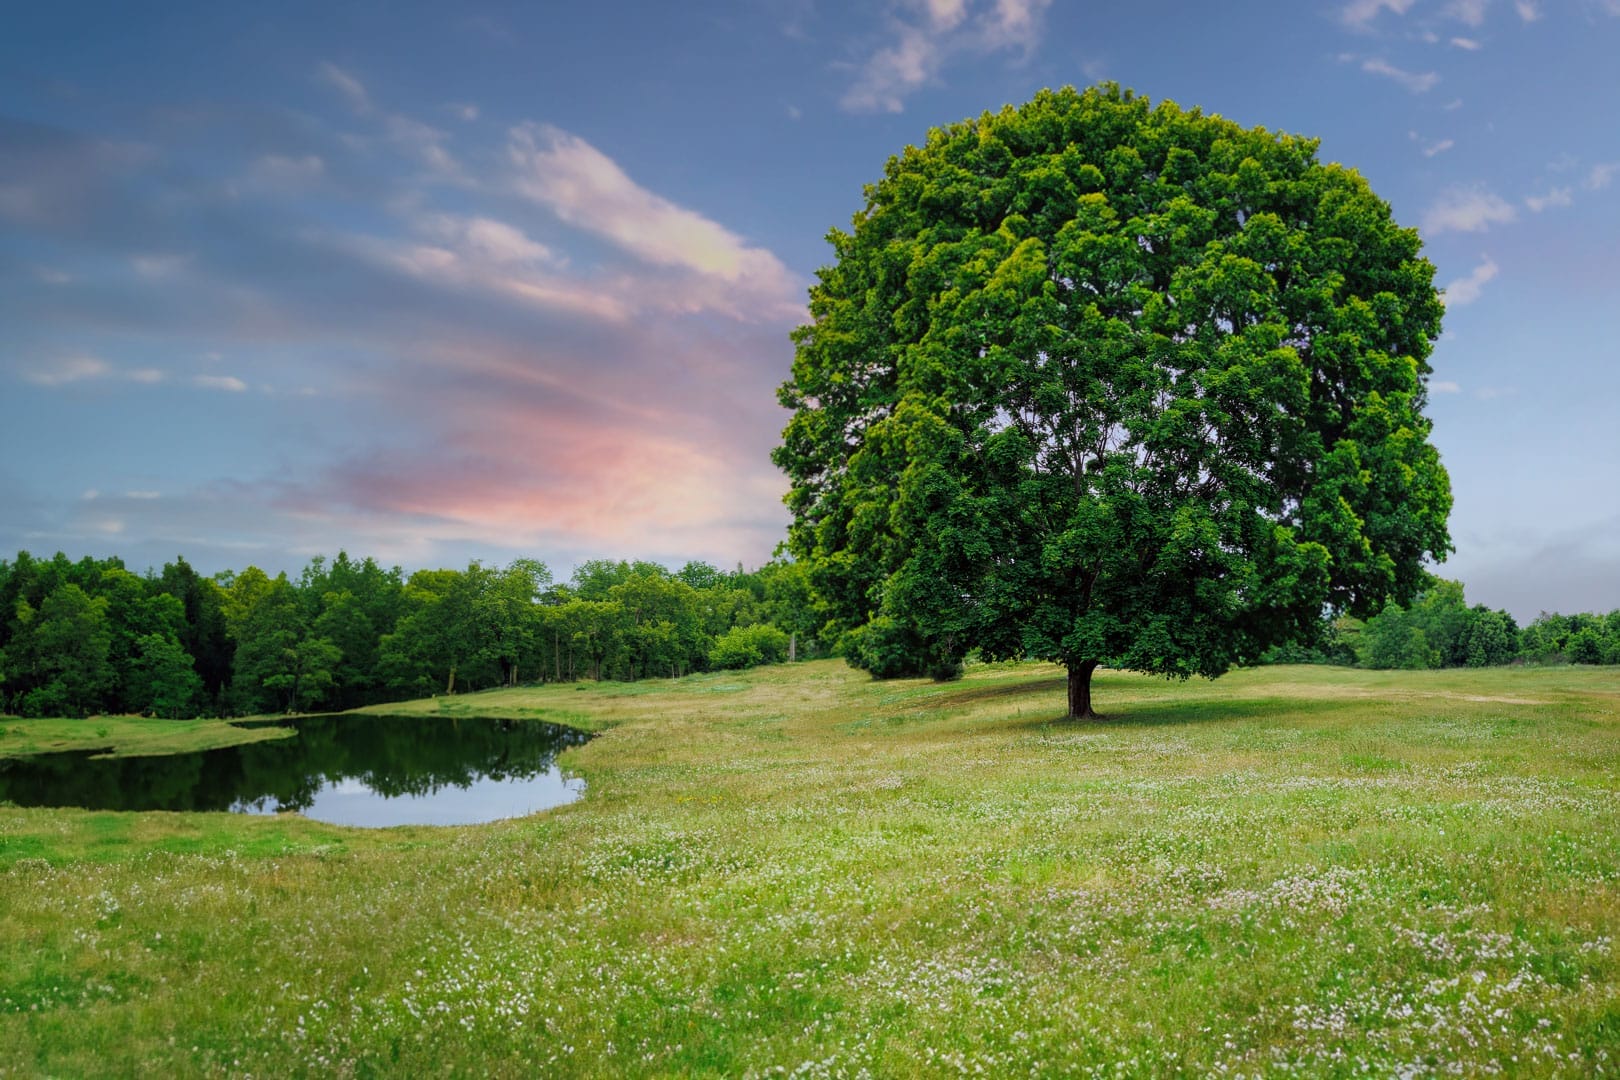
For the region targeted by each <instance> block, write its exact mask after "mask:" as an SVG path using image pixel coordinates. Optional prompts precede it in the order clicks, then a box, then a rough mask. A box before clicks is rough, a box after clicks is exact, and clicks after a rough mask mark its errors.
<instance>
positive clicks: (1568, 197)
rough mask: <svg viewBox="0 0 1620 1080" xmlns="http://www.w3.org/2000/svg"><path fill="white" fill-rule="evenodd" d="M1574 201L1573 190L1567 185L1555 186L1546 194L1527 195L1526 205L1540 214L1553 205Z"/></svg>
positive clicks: (1534, 212) (1533, 211)
mask: <svg viewBox="0 0 1620 1080" xmlns="http://www.w3.org/2000/svg"><path fill="white" fill-rule="evenodd" d="M1572 202H1574V197H1573V192H1572V190H1571V189H1570V188H1567V187H1555V188H1553V189H1552V190H1550V191H1548V192H1547V193H1546V194H1545V195H1529V196H1526V197H1525V200H1524V205H1525V206H1527V207H1529V208H1530V212H1531V213H1532V214H1539V213H1541V212H1542V211H1543V210H1546V209H1547V208H1548V207H1552V206H1568V205H1570V204H1571V203H1572Z"/></svg>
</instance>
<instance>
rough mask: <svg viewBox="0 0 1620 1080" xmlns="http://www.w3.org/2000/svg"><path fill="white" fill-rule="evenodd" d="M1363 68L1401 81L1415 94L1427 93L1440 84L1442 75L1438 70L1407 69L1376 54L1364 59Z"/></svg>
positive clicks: (1386, 77)
mask: <svg viewBox="0 0 1620 1080" xmlns="http://www.w3.org/2000/svg"><path fill="white" fill-rule="evenodd" d="M1361 70H1362V71H1365V72H1367V73H1368V74H1370V75H1378V76H1381V77H1383V78H1385V79H1390V80H1392V81H1394V82H1396V83H1399V84H1400V85H1401V86H1404V87H1405V88H1406V89H1408V90H1410V91H1412V93H1414V94H1426V93H1428V92H1429V91H1430V90H1433V89H1434V88H1435V87H1436V86H1438V85H1439V84H1440V76H1439V74H1437V73H1436V72H1433V71H1423V72H1414V71H1405V70H1403V69H1401V68H1398V67H1396V66H1395V65H1393V64H1391V63H1389V62H1387V61H1385V60H1380V59H1379V58H1377V57H1375V56H1374V57H1368V58H1367V59H1365V60H1363V61H1362V62H1361Z"/></svg>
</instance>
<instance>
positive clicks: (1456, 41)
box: [1451, 37, 1484, 52]
mask: <svg viewBox="0 0 1620 1080" xmlns="http://www.w3.org/2000/svg"><path fill="white" fill-rule="evenodd" d="M1451 43H1452V44H1453V45H1454V46H1456V47H1457V48H1459V49H1466V50H1467V51H1469V52H1478V51H1479V50H1480V49H1482V48H1484V46H1483V45H1481V44H1480V43H1479V42H1477V41H1475V40H1474V39H1473V38H1465V37H1454V38H1452V39H1451Z"/></svg>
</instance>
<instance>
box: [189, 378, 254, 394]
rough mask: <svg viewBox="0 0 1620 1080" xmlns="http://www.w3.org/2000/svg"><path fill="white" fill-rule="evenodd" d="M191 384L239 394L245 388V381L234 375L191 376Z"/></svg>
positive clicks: (205, 388) (206, 388)
mask: <svg viewBox="0 0 1620 1080" xmlns="http://www.w3.org/2000/svg"><path fill="white" fill-rule="evenodd" d="M191 381H192V384H193V385H195V386H200V387H202V388H203V389H204V390H225V391H227V392H229V393H232V394H240V393H242V392H243V391H244V390H246V389H247V383H245V382H243V381H242V380H241V379H238V378H237V377H236V376H235V375H197V376H194V377H193V378H192V380H191Z"/></svg>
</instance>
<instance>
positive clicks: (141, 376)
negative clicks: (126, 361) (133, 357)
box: [124, 367, 165, 386]
mask: <svg viewBox="0 0 1620 1080" xmlns="http://www.w3.org/2000/svg"><path fill="white" fill-rule="evenodd" d="M124 378H126V379H128V380H129V381H130V382H138V383H145V384H146V385H148V386H152V385H154V384H156V383H160V382H162V381H163V380H164V378H165V376H164V374H163V372H161V371H159V370H158V369H157V368H149V367H145V368H135V369H134V370H133V371H130V372H127V373H126V374H125V375H124Z"/></svg>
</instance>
